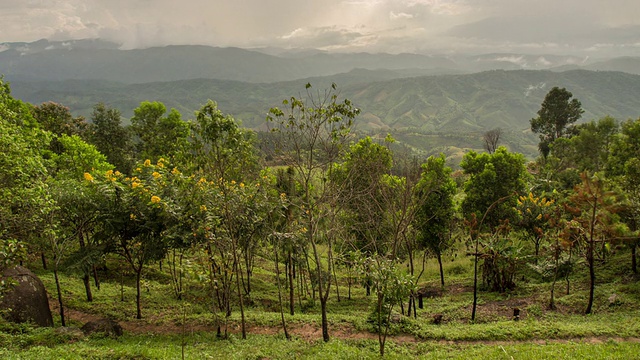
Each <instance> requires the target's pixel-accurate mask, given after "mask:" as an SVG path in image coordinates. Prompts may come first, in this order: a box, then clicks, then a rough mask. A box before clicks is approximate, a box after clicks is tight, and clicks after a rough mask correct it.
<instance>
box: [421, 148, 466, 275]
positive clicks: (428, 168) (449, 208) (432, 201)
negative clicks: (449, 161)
mask: <svg viewBox="0 0 640 360" xmlns="http://www.w3.org/2000/svg"><path fill="white" fill-rule="evenodd" d="M416 191H417V197H418V198H419V199H421V201H420V202H419V203H418V212H417V214H416V219H415V221H414V227H415V228H416V230H417V231H418V234H419V239H420V240H419V241H420V243H421V244H422V245H423V246H424V247H425V248H426V249H428V250H429V251H430V252H432V253H433V254H434V255H435V256H436V258H437V259H438V265H439V267H440V284H441V285H442V286H444V270H443V268H442V253H443V252H444V251H446V250H447V249H449V248H450V247H451V246H452V245H453V241H452V240H453V239H452V237H451V231H452V229H451V225H452V221H453V217H454V213H455V209H454V204H453V197H454V196H455V194H456V192H457V186H456V183H455V181H454V180H453V179H452V178H451V168H450V167H448V166H446V165H445V157H444V155H443V154H441V155H440V156H439V157H434V156H431V157H429V158H428V159H427V162H426V163H424V164H423V165H422V174H421V176H420V182H418V184H417V186H416Z"/></svg>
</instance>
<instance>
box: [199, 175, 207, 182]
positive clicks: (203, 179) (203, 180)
mask: <svg viewBox="0 0 640 360" xmlns="http://www.w3.org/2000/svg"><path fill="white" fill-rule="evenodd" d="M206 182H207V179H205V178H203V177H201V178H200V180H198V184H204V183H206Z"/></svg>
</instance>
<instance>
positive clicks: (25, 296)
mask: <svg viewBox="0 0 640 360" xmlns="http://www.w3.org/2000/svg"><path fill="white" fill-rule="evenodd" d="M2 280H3V281H5V282H9V286H8V287H7V290H6V292H5V293H4V294H3V295H2V301H1V302H0V310H2V314H3V316H4V318H5V319H6V320H7V321H10V322H14V323H25V322H30V323H33V324H35V325H38V326H50V327H51V326H53V317H52V316H51V309H50V308H49V298H48V297H47V290H46V289H45V288H44V285H43V284H42V281H41V280H40V279H39V278H38V277H37V276H36V274H34V273H32V272H31V271H30V270H29V269H27V268H25V267H22V266H16V267H13V268H9V269H6V270H5V271H4V272H3V273H2Z"/></svg>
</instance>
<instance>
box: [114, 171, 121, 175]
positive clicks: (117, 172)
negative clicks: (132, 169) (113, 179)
mask: <svg viewBox="0 0 640 360" xmlns="http://www.w3.org/2000/svg"><path fill="white" fill-rule="evenodd" d="M114 175H115V176H122V173H121V172H120V171H117V170H116V172H115V173H114Z"/></svg>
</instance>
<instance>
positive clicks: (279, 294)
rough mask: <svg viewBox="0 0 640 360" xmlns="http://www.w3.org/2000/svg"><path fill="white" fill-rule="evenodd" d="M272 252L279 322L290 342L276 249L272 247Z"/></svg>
mask: <svg viewBox="0 0 640 360" xmlns="http://www.w3.org/2000/svg"><path fill="white" fill-rule="evenodd" d="M273 252H274V253H275V266H276V284H278V304H279V305H280V320H281V321H282V330H283V331H284V336H285V337H286V338H287V340H291V336H290V335H289V332H288V331H287V322H286V321H285V320H284V308H283V306H282V290H281V289H280V288H281V286H280V266H279V264H278V247H276V246H274V247H273Z"/></svg>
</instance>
